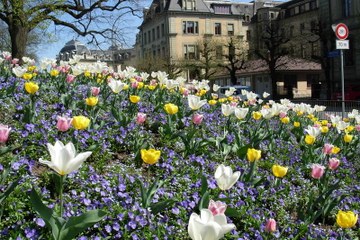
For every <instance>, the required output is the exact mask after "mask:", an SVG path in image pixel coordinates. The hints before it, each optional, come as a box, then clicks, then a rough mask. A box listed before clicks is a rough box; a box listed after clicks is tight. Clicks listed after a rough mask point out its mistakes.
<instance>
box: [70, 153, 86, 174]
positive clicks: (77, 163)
mask: <svg viewBox="0 0 360 240" xmlns="http://www.w3.org/2000/svg"><path fill="white" fill-rule="evenodd" d="M91 153H92V152H83V153H80V154H78V155H77V156H76V157H75V158H74V159H71V160H70V161H68V162H67V165H66V168H65V174H68V173H71V172H73V171H76V170H78V169H79V168H80V167H81V164H82V163H83V162H84V161H85V160H86V159H87V158H88V157H89V156H90V155H91Z"/></svg>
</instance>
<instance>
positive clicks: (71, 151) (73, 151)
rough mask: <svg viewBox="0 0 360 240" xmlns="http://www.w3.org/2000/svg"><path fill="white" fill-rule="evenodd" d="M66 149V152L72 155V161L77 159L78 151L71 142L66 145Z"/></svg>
mask: <svg viewBox="0 0 360 240" xmlns="http://www.w3.org/2000/svg"><path fill="white" fill-rule="evenodd" d="M65 148H66V150H67V151H68V153H69V155H70V159H72V158H75V156H76V149H75V146H74V144H73V143H72V142H69V143H68V144H66V146H65Z"/></svg>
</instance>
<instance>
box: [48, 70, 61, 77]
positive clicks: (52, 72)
mask: <svg viewBox="0 0 360 240" xmlns="http://www.w3.org/2000/svg"><path fill="white" fill-rule="evenodd" d="M58 75H59V71H58V70H56V69H52V70H51V71H50V76H52V77H57V76H58Z"/></svg>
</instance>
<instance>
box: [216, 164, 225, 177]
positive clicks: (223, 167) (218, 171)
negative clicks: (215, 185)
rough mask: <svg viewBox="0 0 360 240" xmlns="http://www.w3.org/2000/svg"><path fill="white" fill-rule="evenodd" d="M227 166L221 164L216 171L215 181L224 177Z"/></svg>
mask: <svg viewBox="0 0 360 240" xmlns="http://www.w3.org/2000/svg"><path fill="white" fill-rule="evenodd" d="M224 169H225V166H224V164H220V165H219V166H218V167H217V168H216V171H215V175H214V176H215V179H218V178H220V177H221V176H222V175H223V172H224V171H225V170H224Z"/></svg>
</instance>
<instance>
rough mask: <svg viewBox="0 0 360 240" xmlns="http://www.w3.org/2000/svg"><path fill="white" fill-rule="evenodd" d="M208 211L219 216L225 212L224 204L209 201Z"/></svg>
mask: <svg viewBox="0 0 360 240" xmlns="http://www.w3.org/2000/svg"><path fill="white" fill-rule="evenodd" d="M208 209H209V210H210V211H211V213H212V215H213V216H215V215H220V214H225V211H226V203H223V202H220V201H216V202H215V201H214V200H210V202H209V207H208Z"/></svg>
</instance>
